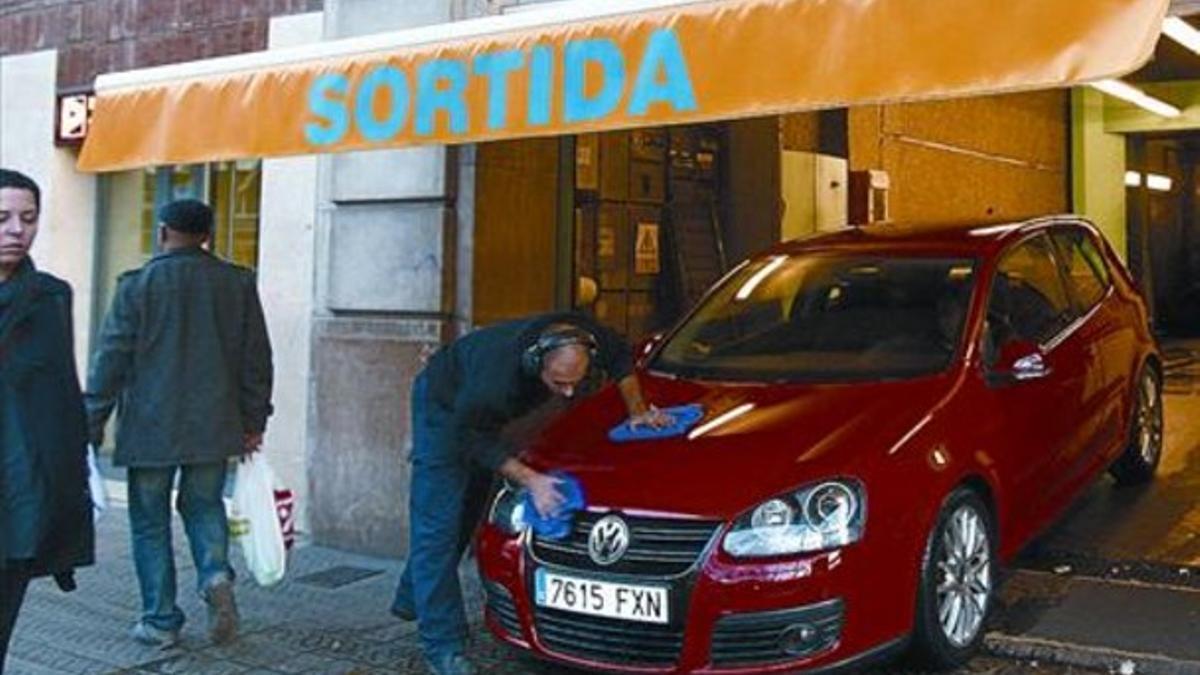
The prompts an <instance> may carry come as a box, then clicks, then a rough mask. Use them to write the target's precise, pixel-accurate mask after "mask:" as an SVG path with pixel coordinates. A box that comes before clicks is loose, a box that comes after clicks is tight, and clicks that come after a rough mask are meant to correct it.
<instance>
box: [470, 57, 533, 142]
mask: <svg viewBox="0 0 1200 675" xmlns="http://www.w3.org/2000/svg"><path fill="white" fill-rule="evenodd" d="M523 65H525V55H524V54H522V53H521V52H519V51H517V50H515V49H514V50H511V51H507V52H497V53H495V54H481V55H479V56H477V57H475V73H476V74H478V75H483V76H485V77H487V79H488V118H487V125H488V129H503V128H504V127H506V126H508V74H509V73H511V72H512V71H514V70H517V69H519V68H520V67H521V66H523Z"/></svg>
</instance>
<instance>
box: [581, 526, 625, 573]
mask: <svg viewBox="0 0 1200 675" xmlns="http://www.w3.org/2000/svg"><path fill="white" fill-rule="evenodd" d="M627 548H629V526H628V525H626V524H625V521H624V520H621V517H620V516H604V517H603V518H601V519H600V520H598V521H596V524H595V525H593V526H592V532H591V534H590V535H588V555H589V556H591V558H592V562H594V563H596V564H597V565H611V564H613V563H615V562H617V561H618V560H620V559H621V556H623V555H625V549H627Z"/></svg>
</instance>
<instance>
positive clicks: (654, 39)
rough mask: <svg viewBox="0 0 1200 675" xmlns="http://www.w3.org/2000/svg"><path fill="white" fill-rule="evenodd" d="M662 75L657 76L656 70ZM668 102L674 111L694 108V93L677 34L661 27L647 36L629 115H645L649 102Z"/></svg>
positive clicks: (630, 102) (634, 84) (672, 30)
mask: <svg viewBox="0 0 1200 675" xmlns="http://www.w3.org/2000/svg"><path fill="white" fill-rule="evenodd" d="M660 70H661V71H662V78H661V79H659V76H658V74H659V71H660ZM659 101H662V102H665V103H669V104H671V106H672V107H674V108H675V109H676V110H695V109H696V92H695V90H694V89H692V77H691V75H689V74H688V68H687V61H686V60H685V59H684V58H683V49H681V48H680V46H679V37H678V36H677V35H675V30H674V29H672V28H662V29H659V30H657V31H655V32H654V34H653V35H651V36H650V41H649V43H648V44H647V45H646V53H645V55H644V56H642V66H641V68H640V69H639V70H638V74H637V80H636V81H635V82H634V83H633V96H632V98H631V99H630V101H629V114H630V115H645V114H646V111H647V110H648V109H649V108H650V104H651V103H657V102H659Z"/></svg>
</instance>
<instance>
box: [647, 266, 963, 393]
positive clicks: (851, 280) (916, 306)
mask: <svg viewBox="0 0 1200 675" xmlns="http://www.w3.org/2000/svg"><path fill="white" fill-rule="evenodd" d="M974 266H975V261H973V260H971V259H969V258H934V257H918V256H906V257H895V258H890V257H880V256H878V255H854V254H809V255H775V256H768V257H764V258H760V259H756V260H754V261H753V262H751V263H750V264H747V265H744V266H743V267H741V268H739V269H738V270H737V271H736V272H734V273H733V274H731V275H730V276H729V278H728V279H727V280H726V281H725V282H724V284H723V285H722V286H721V287H719V288H718V289H717V290H716V291H715V292H714V293H713V294H712V295H710V296H709V297H708V299H707V300H706V301H705V303H704V304H703V305H702V306H701V307H699V308H698V309H697V310H696V312H695V313H694V314H693V315H692V316H691V317H689V319H688V320H687V322H685V323H684V324H683V325H682V326H681V327H680V328H679V330H678V331H676V332H675V334H674V335H673V336H672V337H671V338H670V339H669V340H668V341H667V343H666V344H664V345H663V347H662V349H661V350H660V351H659V353H658V356H657V357H656V358H655V360H654V362H653V363H651V364H650V367H651V368H652V369H654V370H657V371H659V372H666V373H672V374H677V375H681V376H684V377H700V378H704V379H716V380H757V381H845V380H862V379H877V378H902V377H915V376H918V375H922V374H929V373H933V372H940V371H941V370H944V369H945V368H946V367H947V366H948V365H949V363H950V360H951V359H952V358H953V356H954V354H955V353H956V352H957V350H958V347H959V344H960V341H961V336H962V332H963V325H964V323H965V317H966V312H967V306H968V303H969V299H970V296H971V288H972V284H973V282H974V269H975V268H974Z"/></svg>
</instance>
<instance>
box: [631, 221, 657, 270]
mask: <svg viewBox="0 0 1200 675" xmlns="http://www.w3.org/2000/svg"><path fill="white" fill-rule="evenodd" d="M635 241H636V244H635V245H634V249H633V273H634V274H658V273H659V271H660V270H661V268H662V265H661V264H660V262H659V255H658V252H659V247H658V223H638V226H637V238H636V240H635Z"/></svg>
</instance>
